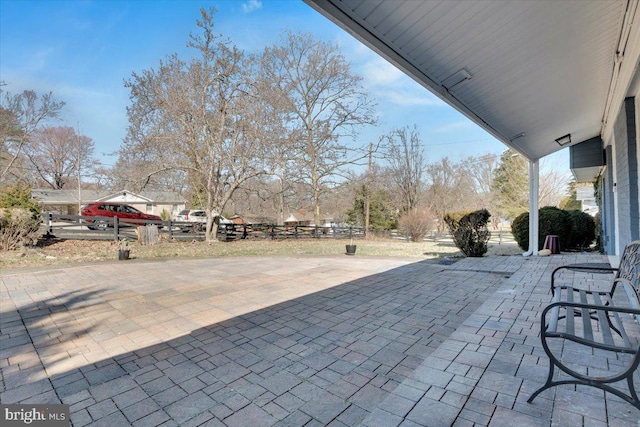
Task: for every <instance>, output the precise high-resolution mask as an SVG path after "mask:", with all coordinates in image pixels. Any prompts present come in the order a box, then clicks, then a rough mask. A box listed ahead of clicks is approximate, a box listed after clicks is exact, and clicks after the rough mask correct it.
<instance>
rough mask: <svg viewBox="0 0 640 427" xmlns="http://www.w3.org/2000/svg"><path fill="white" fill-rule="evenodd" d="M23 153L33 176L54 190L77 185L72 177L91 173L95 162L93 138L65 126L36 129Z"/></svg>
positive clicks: (96, 162)
mask: <svg viewBox="0 0 640 427" xmlns="http://www.w3.org/2000/svg"><path fill="white" fill-rule="evenodd" d="M24 155H25V157H26V158H27V159H28V161H29V163H30V165H31V169H32V170H33V171H34V173H35V175H36V179H37V180H38V181H41V182H44V183H46V185H48V186H49V187H51V188H53V189H55V190H60V189H63V188H69V187H74V186H75V187H76V188H78V186H76V185H74V177H75V178H76V179H75V181H77V180H78V177H79V176H81V174H83V173H84V174H87V175H88V174H91V173H92V170H93V169H94V168H95V167H96V166H97V165H98V161H97V160H96V159H95V158H94V142H93V140H92V139H91V138H89V137H87V136H84V135H78V134H77V133H76V131H75V130H74V129H73V128H72V127H68V126H64V127H63V126H57V127H46V128H43V129H39V130H38V131H36V132H35V133H34V135H33V137H32V142H31V144H29V145H28V146H26V147H25V148H24Z"/></svg>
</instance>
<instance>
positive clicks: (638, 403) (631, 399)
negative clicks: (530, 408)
mask: <svg viewBox="0 0 640 427" xmlns="http://www.w3.org/2000/svg"><path fill="white" fill-rule="evenodd" d="M554 366H555V364H554V363H553V360H550V361H549V375H548V376H547V381H546V382H545V384H544V385H543V386H542V387H540V388H539V389H537V390H536V391H535V392H534V393H533V394H532V395H531V396H530V397H529V399H527V403H532V402H533V400H534V399H535V398H536V397H537V396H538V395H539V394H540V393H542V392H543V391H545V390H547V389H549V388H551V387H555V386H557V385H565V384H572V385H587V386H592V387H595V388H598V389H600V390H603V391H605V392H609V393H611V394H614V395H616V396H618V397H619V398H620V399H622V400H624V401H626V402H628V403H630V404H631V405H633V406H635V407H636V408H637V409H640V399H639V398H638V394H637V392H636V389H635V386H634V383H633V372H634V370H635V369H632V370H630V371H629V372H627V374H626V376H625V377H626V380H627V386H628V387H629V394H625V393H623V392H621V391H620V390H618V389H616V388H613V387H611V386H609V385H607V384H606V383H604V382H602V381H596V380H587V379H575V380H562V381H553V372H554ZM563 371H564V369H563ZM565 372H567V373H569V372H568V371H565Z"/></svg>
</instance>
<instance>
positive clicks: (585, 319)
mask: <svg viewBox="0 0 640 427" xmlns="http://www.w3.org/2000/svg"><path fill="white" fill-rule="evenodd" d="M579 294H580V302H581V303H582V304H589V300H588V299H587V291H585V290H584V289H580V290H579ZM580 311H581V312H582V314H581V315H580V317H582V333H583V336H584V337H585V339H588V340H589V341H593V329H592V328H591V314H590V313H589V309H588V308H581V309H580ZM567 317H573V316H569V313H567Z"/></svg>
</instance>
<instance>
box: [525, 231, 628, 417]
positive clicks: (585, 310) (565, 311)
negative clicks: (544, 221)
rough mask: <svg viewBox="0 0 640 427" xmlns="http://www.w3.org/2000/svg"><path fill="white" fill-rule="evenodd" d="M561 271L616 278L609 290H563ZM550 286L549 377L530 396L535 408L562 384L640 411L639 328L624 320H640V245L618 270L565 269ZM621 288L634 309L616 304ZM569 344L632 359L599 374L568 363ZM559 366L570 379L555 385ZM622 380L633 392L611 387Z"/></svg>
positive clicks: (544, 319) (546, 322)
mask: <svg viewBox="0 0 640 427" xmlns="http://www.w3.org/2000/svg"><path fill="white" fill-rule="evenodd" d="M562 269H571V270H575V271H586V272H592V273H593V272H595V273H608V272H615V273H616V277H615V278H614V280H613V282H612V284H611V287H610V288H609V289H607V290H588V289H580V288H577V287H573V286H567V285H560V286H558V285H556V284H555V275H556V273H557V272H558V271H561V270H562ZM551 283H552V288H551V292H552V295H553V298H552V302H551V304H550V305H549V306H547V307H546V308H545V309H544V310H543V312H542V316H541V322H540V326H541V330H540V337H541V340H542V347H543V349H544V351H545V353H546V354H547V356H548V357H549V361H550V363H549V374H548V376H547V380H546V382H545V384H544V385H543V386H542V387H540V388H539V389H538V390H536V391H535V392H534V393H533V394H532V395H531V397H530V398H529V399H528V402H529V403H531V402H532V401H533V400H534V399H535V398H536V396H538V394H540V393H541V392H543V391H544V390H546V389H548V388H551V387H554V386H557V385H561V384H582V385H588V386H592V387H596V388H599V389H601V390H604V391H607V392H610V393H612V394H614V395H616V396H618V397H620V398H621V399H623V400H625V401H627V402H629V403H631V404H632V405H633V406H635V407H636V408H638V409H640V400H639V399H638V394H637V392H636V390H635V386H634V378H633V376H634V373H635V372H636V371H637V370H638V366H639V364H640V334H638V333H637V331H638V327H640V326H639V325H637V324H636V323H635V322H633V320H632V319H625V318H624V316H623V314H630V315H631V316H635V317H636V318H640V296H639V294H640V289H639V288H640V241H635V242H632V243H630V244H629V245H627V246H626V247H625V250H624V252H623V255H622V259H621V261H620V266H619V267H618V268H617V269H612V268H610V267H607V266H603V265H575V264H574V265H567V266H562V267H559V268H557V269H555V270H554V272H553V273H552V278H551ZM618 289H624V291H625V293H626V296H627V299H628V300H629V302H630V304H626V301H625V303H624V304H621V303H620V302H619V300H615V298H614V297H615V294H616V290H618ZM625 323H627V325H626V326H627V328H628V327H629V326H632V327H633V328H634V333H628V332H627V328H625ZM556 342H557V343H556ZM567 343H575V344H574V345H577V346H586V347H587V348H589V349H591V350H590V352H593V351H594V350H593V349H599V350H602V351H604V352H611V353H606V354H611V355H612V357H615V358H618V357H621V355H628V356H626V358H625V360H624V363H614V364H611V365H610V366H603V367H602V369H594V368H593V367H585V366H584V364H581V363H580V362H579V361H571V360H564V359H565V358H564V357H563V355H562V349H563V348H564V347H566V346H567ZM556 344H557V345H556ZM575 354H579V353H575ZM600 356H601V355H600ZM625 363H626V364H625ZM556 367H557V368H558V369H560V370H561V371H562V372H564V373H566V374H568V375H569V377H571V378H570V379H558V380H554V379H553V376H554V372H555V368H556ZM603 371H607V374H606V375H603ZM619 381H626V384H627V387H628V390H629V392H628V393H625V392H623V391H621V390H619V389H617V388H614V387H613V386H612V384H613V383H616V382H619Z"/></svg>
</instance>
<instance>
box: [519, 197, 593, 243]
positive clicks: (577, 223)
mask: <svg viewBox="0 0 640 427" xmlns="http://www.w3.org/2000/svg"><path fill="white" fill-rule="evenodd" d="M538 214H539V229H538V250H540V249H542V247H543V246H544V239H545V238H546V236H548V235H557V236H558V237H559V239H560V247H561V248H562V249H563V250H567V249H578V250H584V249H586V248H588V247H589V246H591V244H592V243H593V241H594V240H595V238H596V224H595V221H594V219H593V217H592V216H591V215H589V214H588V213H585V212H582V211H578V210H570V211H565V210H563V209H559V208H556V207H554V206H545V207H543V208H541V209H540V210H539V211H538ZM511 233H512V234H513V238H514V239H515V241H516V242H517V243H518V246H520V247H521V248H522V249H523V250H528V249H529V212H525V213H523V214H521V215H519V216H518V217H517V218H516V219H514V220H513V222H512V223H511Z"/></svg>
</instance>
